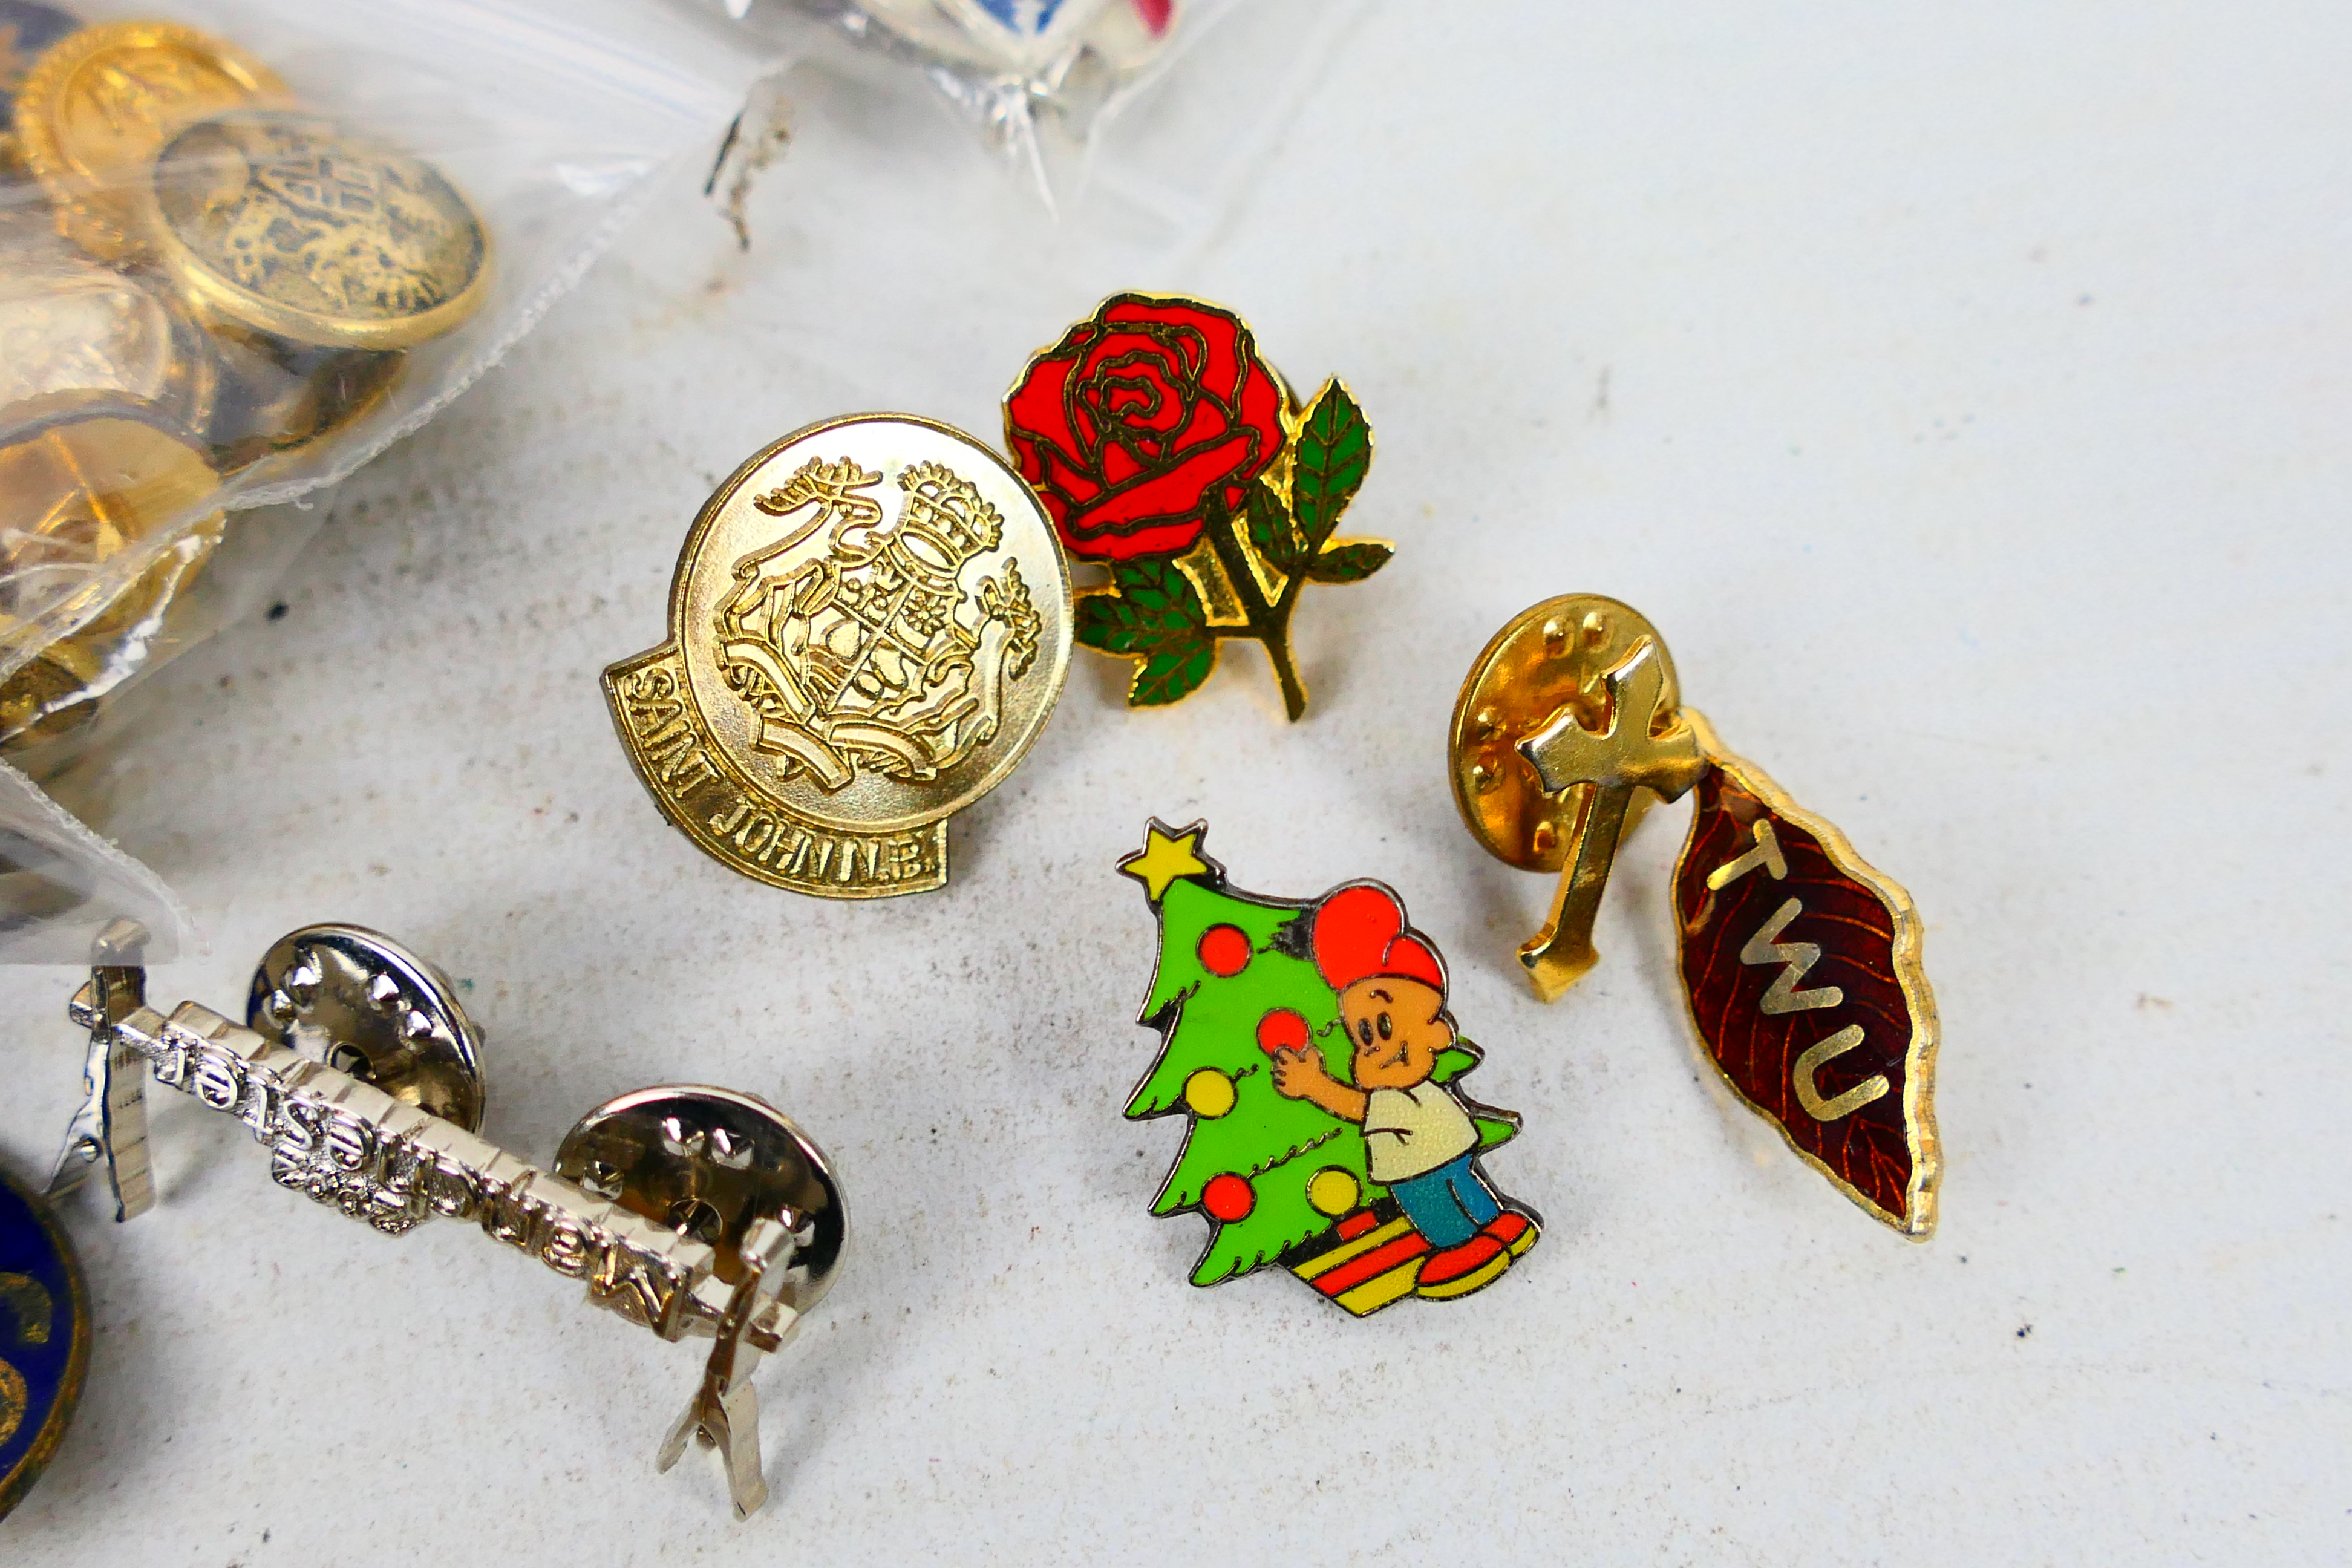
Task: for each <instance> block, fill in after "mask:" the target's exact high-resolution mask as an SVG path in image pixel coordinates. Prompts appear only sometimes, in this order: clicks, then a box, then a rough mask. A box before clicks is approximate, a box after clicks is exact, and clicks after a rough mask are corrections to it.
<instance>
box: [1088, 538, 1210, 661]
mask: <svg viewBox="0 0 2352 1568" xmlns="http://www.w3.org/2000/svg"><path fill="white" fill-rule="evenodd" d="M1111 582H1112V584H1114V585H1115V586H1116V587H1117V588H1118V596H1119V597H1120V598H1121V599H1124V600H1125V601H1126V602H1127V604H1128V605H1129V608H1130V609H1131V610H1132V611H1133V613H1134V616H1135V624H1136V625H1137V626H1138V627H1139V629H1141V630H1142V631H1144V632H1146V633H1148V634H1150V636H1149V637H1148V639H1147V640H1148V641H1149V642H1153V643H1157V642H1165V641H1167V640H1169V638H1170V637H1182V636H1184V635H1185V634H1186V633H1189V632H1191V631H1194V630H1197V629H1200V628H1202V627H1205V626H1207V625H1208V624H1209V611H1208V607H1207V606H1206V605H1202V603H1201V595H1200V591H1199V590H1198V589H1196V588H1194V587H1193V586H1192V579H1191V578H1190V577H1187V576H1186V575H1184V574H1183V571H1182V570H1181V568H1180V567H1178V566H1177V564H1176V563H1174V562H1173V561H1171V560H1169V559H1167V558H1166V557H1164V556H1146V557H1142V558H1139V559H1137V560H1134V561H1121V562H1119V563H1117V564H1116V565H1114V566H1113V567H1112V568H1111ZM1138 646H1139V647H1140V646H1143V645H1141V644H1139V645H1138Z"/></svg>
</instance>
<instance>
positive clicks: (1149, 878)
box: [1118, 816, 1213, 904]
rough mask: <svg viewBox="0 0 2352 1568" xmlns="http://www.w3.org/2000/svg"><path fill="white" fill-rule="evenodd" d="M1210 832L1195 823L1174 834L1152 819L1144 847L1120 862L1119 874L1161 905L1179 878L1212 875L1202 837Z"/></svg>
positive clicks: (1146, 831)
mask: <svg viewBox="0 0 2352 1568" xmlns="http://www.w3.org/2000/svg"><path fill="white" fill-rule="evenodd" d="M1208 830H1209V825H1208V824H1207V823H1205V822H1196V823H1194V824H1193V825H1192V826H1190V827H1187V828H1184V829H1182V830H1181V831H1175V830H1171V828H1170V827H1169V826H1168V825H1167V824H1166V823H1164V822H1162V821H1160V819H1159V818H1158V817H1156V816H1155V817H1153V818H1152V819H1151V823H1150V826H1148V827H1146V828H1145V829H1144V830H1143V847H1142V848H1140V849H1139V850H1137V851H1136V852H1135V853H1134V854H1132V855H1129V857H1128V858H1126V859H1124V860H1121V861H1120V862H1119V863H1118V870H1119V875H1121V876H1123V877H1132V878H1134V879H1136V880H1137V881H1139V882H1140V883H1142V884H1143V891H1144V894H1145V896H1146V897H1148V898H1149V899H1150V900H1151V901H1152V902H1153V903H1154V904H1157V903H1159V902H1160V900H1161V899H1163V898H1166V897H1167V896H1168V884H1170V883H1171V882H1173V881H1174V880H1176V879H1177V878H1179V877H1205V876H1208V875H1210V873H1211V871H1212V869H1213V868H1212V867H1211V865H1210V863H1209V862H1208V861H1206V860H1204V859H1202V858H1201V853H1200V851H1201V835H1202V834H1203V833H1206V832H1207V831H1208Z"/></svg>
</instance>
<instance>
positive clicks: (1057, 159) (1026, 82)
mask: <svg viewBox="0 0 2352 1568" xmlns="http://www.w3.org/2000/svg"><path fill="white" fill-rule="evenodd" d="M681 3H684V4H688V5H704V6H707V7H709V8H711V9H714V10H718V11H722V12H724V13H725V14H726V15H727V16H729V17H730V18H732V19H733V20H735V21H737V22H740V23H741V24H742V25H743V26H744V27H745V28H746V29H748V30H751V31H753V32H756V33H758V34H760V35H761V37H764V38H766V39H768V40H770V41H771V42H772V44H774V45H775V46H776V47H779V48H780V49H782V50H785V51H787V52H789V53H790V54H792V55H794V56H798V57H802V58H808V59H810V60H812V61H814V62H816V63H821V64H825V65H829V66H832V67H834V68H852V67H850V66H849V64H848V60H847V58H846V57H849V56H852V55H856V56H863V57H865V58H871V59H881V60H886V61H888V62H891V63H892V64H894V65H895V66H897V67H899V68H903V69H904V70H905V71H906V72H907V73H908V74H909V75H912V76H918V77H919V78H920V79H922V80H923V82H924V83H925V84H926V85H927V86H928V88H929V90H930V91H931V92H932V94H933V95H934V96H935V97H936V98H937V99H938V100H940V102H942V103H943V104H944V105H945V106H946V107H947V108H948V109H949V110H950V113H951V114H952V115H953V117H954V118H955V119H956V120H957V121H959V122H960V123H961V124H962V125H963V126H964V127H965V129H966V130H967V131H968V132H970V133H971V135H972V136H973V137H974V138H975V139H976V140H977V141H978V142H979V144H980V145H981V147H982V149H983V150H984V151H985V152H986V153H987V154H988V155H989V157H990V158H991V159H992V161H993V162H994V163H997V164H998V165H999V166H1000V167H1001V168H1002V169H1003V171H1004V172H1005V173H1006V174H1010V175H1012V176H1013V178H1014V180H1015V182H1016V183H1017V184H1020V185H1022V186H1024V187H1025V188H1027V189H1028V190H1029V191H1030V192H1032V193H1033V194H1034V195H1035V196H1036V197H1037V198H1038V199H1039V200H1041V201H1042V202H1043V203H1044V205H1045V206H1046V208H1048V209H1049V210H1051V211H1053V212H1055V213H1056V214H1057V215H1064V216H1075V215H1076V214H1078V213H1079V212H1081V211H1086V210H1088V209H1100V210H1102V211H1103V213H1104V221H1106V222H1108V223H1109V224H1111V225H1115V226H1118V227H1119V228H1121V229H1123V230H1124V231H1125V233H1126V234H1127V235H1128V236H1129V237H1130V238H1131V239H1132V240H1133V241H1135V242H1136V243H1139V244H1140V245H1141V246H1142V247H1144V248H1145V249H1146V250H1147V251H1150V252H1154V253H1160V254H1166V253H1168V252H1171V251H1173V250H1177V249H1181V248H1182V247H1185V246H1187V245H1189V244H1193V243H1197V242H1199V241H1201V240H1202V239H1204V238H1205V237H1207V236H1208V235H1209V234H1210V233H1212V232H1213V229H1214V227H1215V226H1216V224H1217V222H1218V220H1219V219H1220V218H1221V217H1222V216H1223V213H1224V212H1225V211H1226V210H1227V209H1228V207H1229V206H1230V205H1231V203H1232V202H1233V200H1234V197H1235V196H1236V195H1238V193H1239V191H1240V190H1241V189H1242V187H1243V185H1244V183H1245V181H1246V179H1247V176H1248V174H1250V172H1251V171H1252V170H1253V169H1254V167H1255V163H1256V162H1257V159H1258V155H1259V154H1260V153H1262V152H1263V150H1264V147H1265V143H1266V142H1268V141H1269V140H1270V139H1271V137H1272V136H1273V135H1274V133H1275V132H1276V131H1277V130H1278V129H1279V127H1280V124H1281V122H1282V121H1283V119H1284V118H1285V116H1286V114H1287V112H1288V110H1290V109H1291V107H1292V106H1293V105H1294V104H1295V102H1296V101H1297V98H1298V97H1299V96H1300V94H1301V93H1302V91H1303V90H1304V89H1305V86H1306V84H1307V82H1309V81H1310V80H1312V79H1313V77H1314V75H1315V73H1316V71H1317V69H1318V68H1319V67H1320V65H1321V63H1322V61H1323V59H1324V58H1326V56H1327V55H1328V53H1329V51H1330V49H1331V47H1333V46H1334V44H1335V43H1336V42H1337V40H1338V39H1339V38H1340V37H1343V36H1345V34H1346V33H1347V32H1348V30H1349V28H1351V27H1352V26H1354V25H1355V22H1356V18H1357V17H1358V16H1359V15H1360V12H1361V9H1362V7H1361V5H1360V0H681ZM1090 216H1091V214H1090Z"/></svg>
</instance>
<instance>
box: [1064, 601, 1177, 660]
mask: <svg viewBox="0 0 2352 1568" xmlns="http://www.w3.org/2000/svg"><path fill="white" fill-rule="evenodd" d="M1074 635H1076V637H1077V639H1078V641H1079V642H1081V643H1083V644H1085V645H1086V646H1087V647H1098V648H1100V649H1102V650H1103V652H1105V653H1141V652H1143V651H1144V650H1145V649H1147V648H1150V647H1156V646H1157V645H1158V643H1159V641H1160V637H1159V634H1158V632H1157V631H1156V630H1155V629H1151V628H1148V627H1146V626H1145V625H1144V623H1143V617H1142V616H1141V614H1140V613H1139V611H1138V610H1137V609H1136V607H1135V605H1134V604H1133V603H1132V602H1131V601H1129V600H1128V599H1125V598H1122V597H1121V596H1120V595H1117V594H1088V595H1086V597H1084V598H1082V599H1080V600H1079V601H1078V606H1077V616H1076V630H1075V634H1074Z"/></svg>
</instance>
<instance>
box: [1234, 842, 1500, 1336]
mask: <svg viewBox="0 0 2352 1568" xmlns="http://www.w3.org/2000/svg"><path fill="white" fill-rule="evenodd" d="M1313 920H1314V924H1313V928H1312V932H1311V936H1310V941H1311V943H1312V946H1313V949H1314V957H1315V966H1316V968H1317V969H1318V971H1320V972H1321V973H1322V976H1323V981H1324V984H1328V985H1329V986H1330V987H1331V989H1332V990H1333V991H1335V992H1337V993H1338V994H1339V1022H1340V1024H1341V1026H1343V1027H1345V1028H1346V1030H1347V1032H1348V1038H1349V1045H1350V1047H1352V1049H1353V1050H1354V1053H1355V1058H1354V1063H1353V1066H1352V1068H1351V1069H1350V1071H1349V1077H1350V1078H1351V1079H1353V1080H1354V1081H1353V1082H1352V1083H1342V1082H1340V1081H1339V1079H1336V1078H1333V1077H1332V1076H1331V1073H1330V1070H1329V1069H1328V1068H1326V1067H1325V1066H1324V1065H1323V1053H1322V1051H1321V1050H1320V1049H1319V1048H1318V1047H1314V1046H1312V1045H1309V1046H1307V1047H1302V1048H1300V1049H1297V1050H1277V1051H1276V1052H1275V1053H1274V1086H1275V1088H1276V1089H1277V1090H1279V1091H1280V1092H1281V1093H1282V1094H1283V1095H1284V1096H1286V1098H1288V1099H1291V1100H1311V1101H1313V1102H1314V1103H1315V1104H1316V1105H1318V1106H1320V1107H1322V1109H1324V1110H1327V1111H1329V1112H1330V1113H1331V1114H1332V1115H1334V1116H1337V1117H1339V1118H1340V1119H1341V1120H1343V1121H1353V1122H1356V1123H1358V1124H1359V1125H1360V1126H1361V1127H1362V1128H1363V1130H1364V1149H1365V1152H1366V1154H1367V1156H1368V1163H1367V1169H1368V1171H1369V1173H1370V1176H1371V1178H1372V1180H1373V1181H1375V1182H1378V1183H1380V1184H1382V1185H1384V1186H1386V1187H1387V1188H1388V1190H1389V1193H1390V1194H1391V1196H1393V1197H1394V1198H1395V1199H1396V1201H1397V1204H1398V1206H1400V1207H1401V1208H1402V1209H1403V1210H1404V1216H1405V1218H1406V1219H1408V1220H1410V1221H1411V1222H1412V1226H1413V1228H1414V1229H1415V1230H1417V1231H1419V1232H1420V1233H1421V1235H1422V1237H1423V1240H1425V1241H1427V1242H1428V1243H1429V1245H1430V1247H1432V1249H1433V1250H1432V1251H1431V1253H1430V1255H1429V1256H1428V1257H1427V1258H1424V1259H1423V1261H1422V1266H1421V1274H1420V1277H1419V1279H1418V1282H1417V1283H1416V1284H1415V1285H1414V1287H1413V1289H1414V1290H1415V1292H1416V1293H1417V1294H1420V1295H1423V1296H1433V1297H1438V1298H1441V1299H1442V1298H1446V1297H1453V1296H1466V1295H1468V1294H1469V1293H1470V1292H1471V1291H1473V1290H1475V1289H1479V1288H1480V1287H1481V1286H1485V1285H1488V1284H1491V1283H1493V1282H1494V1281H1495V1280H1496V1279H1498V1278H1500V1277H1501V1275H1502V1273H1503V1270H1505V1269H1506V1268H1509V1267H1510V1266H1511V1262H1512V1260H1513V1259H1514V1258H1518V1257H1520V1256H1522V1255H1524V1254H1525V1253H1526V1252H1527V1250H1528V1248H1529V1247H1533V1246H1534V1245H1535V1243H1536V1236H1537V1234H1538V1231H1537V1226H1536V1222H1535V1220H1534V1217H1533V1216H1532V1215H1528V1213H1526V1212H1525V1211H1524V1210H1521V1209H1519V1208H1517V1207H1509V1206H1506V1205H1505V1203H1504V1201H1503V1200H1502V1199H1500V1198H1497V1197H1496V1195H1495V1192H1494V1189H1493V1188H1491V1187H1489V1186H1488V1185H1487V1184H1486V1173H1484V1172H1483V1171H1481V1170H1480V1169H1479V1168H1478V1130H1477V1127H1476V1126H1475V1124H1474V1123H1473V1122H1472V1121H1471V1120H1470V1112H1469V1110H1468V1109H1467V1108H1466V1107H1465V1104H1464V1102H1463V1100H1462V1099H1461V1098H1460V1097H1459V1096H1458V1095H1456V1094H1455V1093H1454V1091H1453V1090H1452V1089H1448V1088H1447V1087H1445V1086H1444V1085H1443V1084H1437V1083H1432V1082H1431V1081H1430V1073H1431V1072H1432V1071H1433V1069H1434V1068H1435V1067H1436V1065H1437V1058H1438V1057H1439V1056H1440V1055H1441V1054H1442V1053H1443V1052H1444V1051H1445V1050H1447V1049H1448V1048H1450V1047H1453V1046H1454V1044H1455V1043H1456V1037H1455V1035H1454V1018H1453V1016H1452V1015H1451V1014H1449V1013H1447V1012H1446V1010H1445V961H1444V959H1443V958H1441V957H1439V956H1438V952H1437V949H1436V948H1435V947H1433V945H1431V943H1430V942H1429V940H1428V939H1427V938H1425V937H1423V935H1421V934H1420V933H1419V932H1418V931H1412V930H1411V929H1410V928H1408V927H1407V926H1406V924H1405V914H1404V905H1403V904H1402V903H1401V902H1400V901H1399V900H1398V899H1397V896H1396V895H1395V894H1394V893H1392V892H1391V891H1389V889H1386V888H1384V887H1382V886H1381V885H1380V884H1379V883H1377V882H1354V883H1350V884H1349V885H1348V886H1346V887H1344V888H1339V889H1334V890H1333V891H1332V892H1330V893H1328V894H1327V895H1326V896H1325V897H1324V899H1323V900H1322V902H1321V903H1319V904H1318V905H1317V906H1316V907H1315V910H1314V914H1313Z"/></svg>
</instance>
